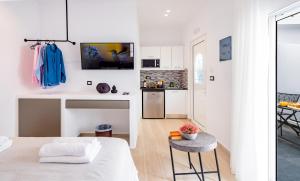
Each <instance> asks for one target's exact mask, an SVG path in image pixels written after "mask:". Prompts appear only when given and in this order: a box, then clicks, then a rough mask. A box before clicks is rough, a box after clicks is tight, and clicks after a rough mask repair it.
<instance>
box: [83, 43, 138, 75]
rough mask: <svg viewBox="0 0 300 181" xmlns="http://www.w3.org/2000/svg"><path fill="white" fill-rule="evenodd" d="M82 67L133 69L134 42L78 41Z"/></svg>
mask: <svg viewBox="0 0 300 181" xmlns="http://www.w3.org/2000/svg"><path fill="white" fill-rule="evenodd" d="M80 50H81V68H82V69H94V70H96V69H134V43H80Z"/></svg>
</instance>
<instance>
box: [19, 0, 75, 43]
mask: <svg viewBox="0 0 300 181" xmlns="http://www.w3.org/2000/svg"><path fill="white" fill-rule="evenodd" d="M29 41H36V42H66V43H71V44H73V45H75V44H76V42H73V41H70V40H69V17H68V0H66V39H65V40H42V39H26V38H25V39H24V42H29Z"/></svg>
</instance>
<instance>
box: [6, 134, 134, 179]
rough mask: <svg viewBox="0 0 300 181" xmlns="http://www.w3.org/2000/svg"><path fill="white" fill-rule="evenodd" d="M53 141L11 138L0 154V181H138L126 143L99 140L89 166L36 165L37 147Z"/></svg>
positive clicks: (106, 139)
mask: <svg viewBox="0 0 300 181" xmlns="http://www.w3.org/2000/svg"><path fill="white" fill-rule="evenodd" d="M53 139H54V138H15V139H13V145H12V147H10V148H9V149H7V150H5V151H4V152H1V153H0V180H1V181H66V180H70V181H138V176H137V170H136V167H135V165H134V162H133V160H132V157H131V154H130V150H129V147H128V144H127V142H126V141H124V140H122V139H118V138H99V140H100V142H101V144H102V148H101V150H100V152H99V154H98V155H97V157H96V159H95V160H94V161H93V162H92V163H89V164H56V163H39V157H38V152H39V148H40V147H41V146H42V145H43V144H44V143H48V142H51V141H52V140H53Z"/></svg>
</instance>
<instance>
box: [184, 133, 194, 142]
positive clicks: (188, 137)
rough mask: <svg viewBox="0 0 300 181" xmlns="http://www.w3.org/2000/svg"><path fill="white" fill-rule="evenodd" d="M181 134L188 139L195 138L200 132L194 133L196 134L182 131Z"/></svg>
mask: <svg viewBox="0 0 300 181" xmlns="http://www.w3.org/2000/svg"><path fill="white" fill-rule="evenodd" d="M181 134H182V136H183V137H184V138H185V139H187V140H195V139H196V138H197V136H198V133H194V134H186V133H181Z"/></svg>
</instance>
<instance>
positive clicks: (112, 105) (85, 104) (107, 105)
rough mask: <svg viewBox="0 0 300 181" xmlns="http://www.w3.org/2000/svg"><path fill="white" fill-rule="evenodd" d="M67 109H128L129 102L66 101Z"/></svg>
mask: <svg viewBox="0 0 300 181" xmlns="http://www.w3.org/2000/svg"><path fill="white" fill-rule="evenodd" d="M66 108H67V109H129V101H118V100H105V101H100V100H99V101H98V100H66Z"/></svg>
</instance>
